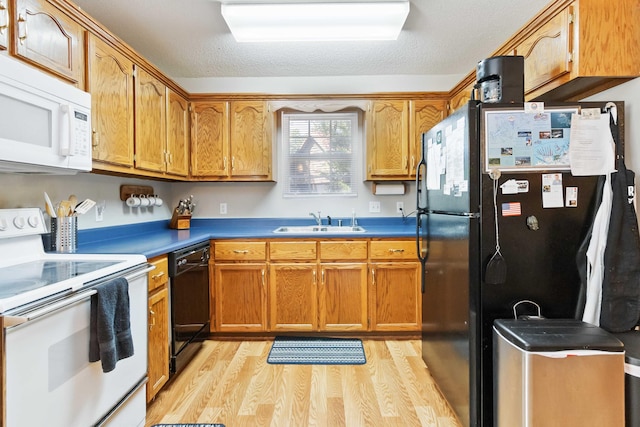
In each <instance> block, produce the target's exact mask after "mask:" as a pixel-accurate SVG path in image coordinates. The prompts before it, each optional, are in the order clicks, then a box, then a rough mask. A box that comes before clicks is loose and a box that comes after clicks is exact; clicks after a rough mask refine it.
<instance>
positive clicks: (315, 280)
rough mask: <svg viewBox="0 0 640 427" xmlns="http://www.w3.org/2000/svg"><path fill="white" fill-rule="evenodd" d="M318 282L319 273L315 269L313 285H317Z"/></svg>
mask: <svg viewBox="0 0 640 427" xmlns="http://www.w3.org/2000/svg"><path fill="white" fill-rule="evenodd" d="M317 284H318V275H317V274H316V271H315V270H313V285H314V286H316V285H317Z"/></svg>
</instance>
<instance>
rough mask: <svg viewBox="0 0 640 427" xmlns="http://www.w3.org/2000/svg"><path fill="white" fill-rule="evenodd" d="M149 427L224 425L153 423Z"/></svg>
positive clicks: (218, 425)
mask: <svg viewBox="0 0 640 427" xmlns="http://www.w3.org/2000/svg"><path fill="white" fill-rule="evenodd" d="M151 427H224V424H154V425H152V426H151Z"/></svg>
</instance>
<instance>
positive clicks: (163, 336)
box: [147, 255, 169, 402]
mask: <svg viewBox="0 0 640 427" xmlns="http://www.w3.org/2000/svg"><path fill="white" fill-rule="evenodd" d="M149 263H151V264H152V265H154V266H155V269H154V270H152V271H150V272H149V273H148V281H149V313H148V328H149V335H148V356H147V357H148V362H147V376H148V378H149V381H148V382H147V402H150V401H151V400H153V398H154V397H155V396H156V394H158V392H159V391H160V389H161V388H162V387H163V386H164V385H165V384H166V383H167V381H168V380H169V288H168V285H169V274H168V273H169V263H168V260H167V256H166V255H162V256H159V257H156V258H152V259H150V260H149Z"/></svg>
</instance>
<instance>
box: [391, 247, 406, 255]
mask: <svg viewBox="0 0 640 427" xmlns="http://www.w3.org/2000/svg"><path fill="white" fill-rule="evenodd" d="M389 252H390V253H392V254H401V253H402V252H404V249H393V248H392V249H389Z"/></svg>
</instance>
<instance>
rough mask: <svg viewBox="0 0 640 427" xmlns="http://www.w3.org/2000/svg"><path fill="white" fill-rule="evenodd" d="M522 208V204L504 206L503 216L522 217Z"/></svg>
mask: <svg viewBox="0 0 640 427" xmlns="http://www.w3.org/2000/svg"><path fill="white" fill-rule="evenodd" d="M520 215H522V208H521V207H520V202H510V203H503V204H502V216H520Z"/></svg>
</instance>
